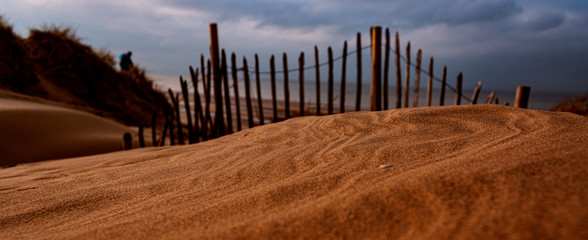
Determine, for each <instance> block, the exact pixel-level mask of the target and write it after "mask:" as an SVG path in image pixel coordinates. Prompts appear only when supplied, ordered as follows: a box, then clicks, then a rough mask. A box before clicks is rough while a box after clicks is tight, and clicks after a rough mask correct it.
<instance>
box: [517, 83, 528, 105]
mask: <svg viewBox="0 0 588 240" xmlns="http://www.w3.org/2000/svg"><path fill="white" fill-rule="evenodd" d="M530 94H531V87H528V86H518V87H517V95H516V97H515V104H514V107H516V108H527V106H528V105H529V96H530Z"/></svg>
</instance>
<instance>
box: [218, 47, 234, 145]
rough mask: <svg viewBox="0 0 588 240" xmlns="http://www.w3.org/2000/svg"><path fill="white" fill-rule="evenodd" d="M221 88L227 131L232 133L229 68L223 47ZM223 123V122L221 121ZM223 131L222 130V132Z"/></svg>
mask: <svg viewBox="0 0 588 240" xmlns="http://www.w3.org/2000/svg"><path fill="white" fill-rule="evenodd" d="M220 74H221V75H222V81H223V89H224V93H225V109H226V112H227V133H229V134H232V133H233V114H232V113H231V95H230V90H229V70H228V67H227V55H226V53H225V49H222V51H221V70H220ZM223 124H224V123H223ZM224 133H225V132H223V134H224Z"/></svg>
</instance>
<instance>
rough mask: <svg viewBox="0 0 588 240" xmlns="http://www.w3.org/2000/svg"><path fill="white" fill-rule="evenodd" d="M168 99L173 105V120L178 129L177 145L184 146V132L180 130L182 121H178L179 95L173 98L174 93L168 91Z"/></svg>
mask: <svg viewBox="0 0 588 240" xmlns="http://www.w3.org/2000/svg"><path fill="white" fill-rule="evenodd" d="M168 92H169V95H170V98H171V99H172V102H173V104H174V111H175V113H174V115H175V119H176V125H177V128H178V144H180V145H182V144H184V132H183V128H182V121H181V120H180V103H179V100H180V94H179V93H178V94H176V95H175V96H174V93H173V92H172V90H171V89H168Z"/></svg>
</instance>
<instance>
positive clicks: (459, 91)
mask: <svg viewBox="0 0 588 240" xmlns="http://www.w3.org/2000/svg"><path fill="white" fill-rule="evenodd" d="M462 84H463V73H462V72H459V75H457V82H456V83H455V91H456V92H455V105H460V104H461V95H462V89H463V86H462Z"/></svg>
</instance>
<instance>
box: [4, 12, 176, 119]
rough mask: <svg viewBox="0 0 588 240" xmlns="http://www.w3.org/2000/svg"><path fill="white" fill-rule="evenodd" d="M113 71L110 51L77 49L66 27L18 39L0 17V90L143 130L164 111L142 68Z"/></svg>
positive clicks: (77, 42)
mask: <svg viewBox="0 0 588 240" xmlns="http://www.w3.org/2000/svg"><path fill="white" fill-rule="evenodd" d="M0 17H1V16H0ZM115 66H116V58H115V57H114V55H113V54H112V53H111V52H109V51H108V50H106V49H100V50H97V51H95V50H94V49H92V48H91V47H90V46H88V45H85V44H83V43H82V42H81V40H80V39H79V38H78V37H77V36H76V34H75V31H73V30H72V29H71V28H68V27H60V26H55V25H50V26H45V27H42V28H41V29H31V30H30V34H29V36H28V37H27V38H25V39H23V38H20V37H19V36H17V35H15V34H14V32H13V31H12V27H11V26H10V25H9V24H8V23H7V22H6V21H5V20H4V19H3V18H0V88H5V89H9V90H12V91H15V92H20V93H25V94H29V95H34V96H39V97H43V98H47V99H50V100H55V101H61V102H67V103H70V104H73V105H79V106H85V107H90V108H92V109H95V112H96V113H99V114H102V115H105V116H109V117H112V118H114V119H117V120H119V121H121V122H124V123H126V124H129V125H149V124H150V121H151V115H152V114H153V113H154V112H157V111H162V110H163V111H167V109H168V108H169V105H168V103H167V100H166V98H165V95H164V94H163V93H161V92H159V91H157V90H156V89H154V86H153V81H152V80H149V79H148V78H147V77H146V76H145V70H144V69H141V68H138V67H134V68H132V69H131V70H129V71H117V70H116V69H115ZM160 115H161V114H160Z"/></svg>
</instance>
